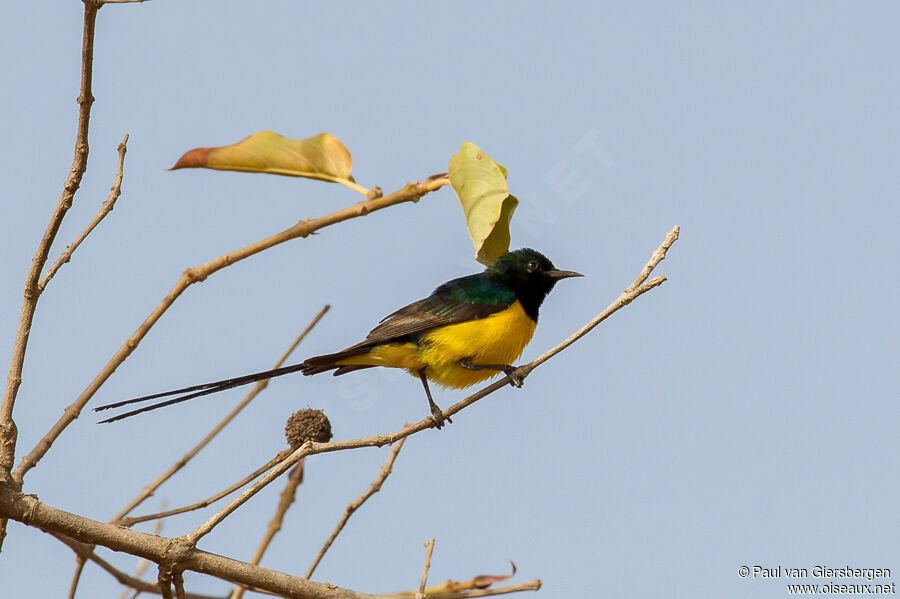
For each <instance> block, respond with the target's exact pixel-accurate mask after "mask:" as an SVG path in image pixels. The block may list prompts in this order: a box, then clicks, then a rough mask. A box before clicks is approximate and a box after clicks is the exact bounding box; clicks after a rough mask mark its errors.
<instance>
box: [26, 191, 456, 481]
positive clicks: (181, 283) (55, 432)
mask: <svg viewBox="0 0 900 599" xmlns="http://www.w3.org/2000/svg"><path fill="white" fill-rule="evenodd" d="M449 182H450V180H449V179H448V178H447V177H446V176H442V177H430V178H428V179H426V180H425V181H421V182H419V183H407V184H406V186H405V187H403V189H400V190H398V191H395V192H394V193H391V194H388V195H386V196H384V197H380V198H373V199H369V200H364V201H362V202H358V203H356V204H353V205H352V206H348V207H347V208H344V209H343V210H338V211H337V212H333V213H332V214H329V215H327V216H323V217H320V218H315V219H312V220H303V221H300V222H298V223H297V224H296V225H294V226H293V227H290V228H289V229H285V230H284V231H282V232H280V233H277V234H275V235H272V236H271V237H267V238H266V239H263V240H262V241H258V242H256V243H254V244H252V245H248V246H247V247H245V248H242V249H240V250H237V251H235V252H231V253H228V254H224V255H222V256H219V257H218V258H215V259H214V260H211V261H209V262H207V263H205V264H202V265H200V266H197V267H194V268H188V269H187V270H185V271H184V273H183V274H182V275H181V278H180V279H179V280H178V282H177V283H176V284H175V286H174V287H173V288H172V290H171V291H169V293H168V294H167V295H166V297H165V298H164V299H163V300H162V302H160V304H159V305H158V306H156V308H154V309H153V311H152V312H151V313H150V315H149V316H148V317H147V318H146V320H144V322H143V323H141V325H140V326H139V327H138V328H137V330H136V331H135V332H134V334H132V335H131V337H129V338H128V339H127V340H126V341H125V343H124V344H122V346H121V347H120V348H119V349H118V351H116V353H115V354H114V355H113V357H112V358H111V359H110V360H109V362H107V364H106V366H104V367H103V369H102V370H101V371H100V372H99V373H98V374H97V376H96V377H95V378H94V380H93V381H91V383H90V384H89V385H88V387H87V388H86V389H85V390H84V391H83V392H82V393H81V395H79V396H78V398H77V399H76V400H75V401H74V402H73V403H72V404H71V405H70V406H69V407H67V408H66V409H65V411H64V412H63V415H62V417H61V418H60V419H59V420H58V421H57V422H56V424H54V425H53V427H52V428H51V429H50V430H49V431H48V432H47V434H46V435H44V437H43V438H41V440H40V441H38V443H37V445H35V447H34V448H33V449H32V450H31V451H30V452H29V453H28V454H27V455H26V456H25V457H24V458H22V460H21V461H20V462H19V465H18V466H16V469H15V471H14V472H13V479H14V480H15V481H17V482H18V483H20V484H21V482H22V479H23V478H24V476H25V474H26V473H27V472H28V471H29V470H31V469H32V468H34V467H35V466H36V465H37V464H38V462H39V461H40V460H41V458H43V457H44V455H46V453H47V451H49V449H50V447H51V446H52V445H53V442H54V441H55V440H56V439H57V438H58V437H59V436H60V435H61V434H62V432H63V431H64V430H65V429H66V428H67V427H68V426H69V424H71V423H72V422H73V421H74V420H75V419H76V418H78V415H79V414H81V410H82V409H83V408H84V406H85V405H86V404H87V402H88V401H89V400H90V399H91V397H93V396H94V393H96V392H97V390H98V389H99V388H100V387H101V385H103V383H105V382H106V380H107V379H108V378H109V377H110V376H112V373H113V372H115V370H116V368H118V367H119V365H120V364H121V363H122V362H123V361H124V360H125V359H126V358H127V357H128V356H130V355H131V352H133V351H134V350H135V348H137V346H138V345H139V344H140V342H141V340H142V339H143V338H144V336H145V335H146V334H147V332H148V331H149V330H150V329H151V328H152V327H153V325H154V324H156V322H157V321H158V320H159V318H160V317H161V316H162V315H163V314H164V313H165V312H166V311H167V310H168V309H169V307H170V306H171V305H172V304H173V303H175V300H177V299H178V297H179V296H180V295H181V294H182V293H183V292H184V290H185V289H187V288H188V287H190V286H191V285H193V284H194V283H198V282H200V281H203V280H205V279H206V278H207V277H209V276H210V275H212V274H213V273H215V272H217V271H219V270H221V269H223V268H225V267H227V266H230V265H231V264H234V263H235V262H239V261H241V260H244V259H245V258H249V257H250V256H253V255H255V254H258V253H259V252H262V251H264V250H267V249H269V248H271V247H274V246H276V245H279V244H281V243H284V242H286V241H290V240H292V239H297V238H298V237H303V238H305V237H308V236H309V235H312V234H313V233H314V232H316V231H318V230H319V229H322V228H324V227H328V226H329V225H334V224H337V223H340V222H343V221H345V220H349V219H351V218H356V217H360V216H365V215H366V214H369V213H371V212H375V211H377V210H382V209H384V208H388V207H389V206H394V205H396V204H401V203H403V202H418V201H419V199H420V198H421V197H422V196H424V195H426V194H428V193H430V192H432V191H435V190H437V189H440V188H441V187H443V186H444V185H447V184H449ZM29 322H30V321H29Z"/></svg>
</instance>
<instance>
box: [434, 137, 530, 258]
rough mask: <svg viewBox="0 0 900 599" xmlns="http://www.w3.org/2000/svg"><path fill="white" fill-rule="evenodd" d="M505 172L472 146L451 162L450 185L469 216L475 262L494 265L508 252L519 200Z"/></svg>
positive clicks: (462, 149) (467, 218) (465, 213)
mask: <svg viewBox="0 0 900 599" xmlns="http://www.w3.org/2000/svg"><path fill="white" fill-rule="evenodd" d="M506 174H507V173H506V169H505V168H504V167H503V165H502V164H499V163H498V162H495V161H494V160H493V159H492V158H491V157H490V156H488V155H487V154H485V153H484V152H482V151H481V149H479V148H478V146H476V145H475V144H473V143H469V142H463V144H462V148H461V149H460V151H459V152H457V153H456V154H454V156H453V157H452V158H451V159H450V184H451V185H452V186H453V189H454V190H455V191H456V196H457V197H458V198H459V203H460V204H461V205H462V209H463V214H464V215H465V217H466V226H467V227H468V229H469V237H471V238H472V245H474V246H475V259H476V260H478V261H479V262H481V263H482V264H491V263H492V262H493V261H494V260H496V259H497V258H498V257H499V256H501V255H503V254H505V253H506V252H507V251H508V250H509V221H510V219H512V215H513V212H515V210H516V206H518V205H519V200H518V199H517V198H516V197H515V196H512V195H510V193H509V187H508V186H507V185H506Z"/></svg>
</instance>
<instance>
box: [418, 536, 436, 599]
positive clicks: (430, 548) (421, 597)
mask: <svg viewBox="0 0 900 599" xmlns="http://www.w3.org/2000/svg"><path fill="white" fill-rule="evenodd" d="M425 548H426V552H425V567H424V568H423V569H422V582H420V583H419V592H418V593H416V599H425V583H426V582H428V571H429V570H431V554H432V553H433V552H434V539H431V540H430V541H425Z"/></svg>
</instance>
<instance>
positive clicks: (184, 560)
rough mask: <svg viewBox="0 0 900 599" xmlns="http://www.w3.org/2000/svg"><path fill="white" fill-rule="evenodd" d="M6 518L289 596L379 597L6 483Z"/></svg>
mask: <svg viewBox="0 0 900 599" xmlns="http://www.w3.org/2000/svg"><path fill="white" fill-rule="evenodd" d="M0 517H4V518H12V519H14V520H16V521H18V522H22V523H24V524H27V525H29V526H36V527H38V528H40V529H41V530H44V531H47V532H50V533H58V534H61V535H65V536H67V537H70V538H72V539H76V540H78V541H81V542H82V543H91V544H95V545H103V546H104V547H108V548H110V549H112V550H114V551H123V552H126V553H130V554H131V555H136V556H138V557H145V558H147V559H149V560H151V561H153V562H155V563H160V562H168V563H172V562H176V563H177V564H178V569H179V570H190V571H192V572H199V573H201V574H208V575H211V576H215V577H217V578H221V579H223V580H227V581H229V582H231V583H234V584H241V585H246V586H248V587H254V588H258V589H261V590H263V591H267V592H270V593H274V594H276V595H280V596H284V597H291V598H296V599H375V598H376V597H378V596H377V595H369V594H366V593H358V592H356V591H351V590H348V589H342V588H340V587H337V586H335V585H330V584H323V583H318V582H313V581H311V580H306V579H303V578H300V577H296V576H289V575H287V574H284V573H282V572H276V571H275V570H270V569H268V568H262V567H260V566H254V565H251V564H246V563H244V562H240V561H237V560H233V559H229V558H227V557H224V556H221V555H216V554H214V553H207V552H205V551H200V550H198V549H195V548H192V547H191V546H190V545H188V543H186V542H185V541H184V539H183V538H178V539H167V538H165V537H158V536H156V535H151V534H147V533H142V532H138V531H136V530H131V529H127V528H122V527H121V526H116V525H114V524H108V523H105V522H99V521H97V520H91V519H89V518H84V517H82V516H78V515H76V514H72V513H70V512H66V511H63V510H60V509H57V508H54V507H52V506H49V505H47V504H45V503H43V502H41V501H40V500H38V499H37V498H36V497H35V496H34V495H26V494H24V493H21V492H18V491H15V490H13V489H11V488H9V487H8V486H4V485H0Z"/></svg>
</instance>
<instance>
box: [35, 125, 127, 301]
mask: <svg viewBox="0 0 900 599" xmlns="http://www.w3.org/2000/svg"><path fill="white" fill-rule="evenodd" d="M117 150H118V152H119V166H118V167H117V169H116V178H115V181H113V184H112V187H110V188H109V196H108V197H107V198H106V201H105V202H103V204H102V205H101V206H100V211H99V212H98V213H97V215H96V216H94V220H92V221H91V222H90V223H88V226H87V227H85V229H84V231H82V232H81V234H80V235H79V236H78V237H76V238H75V241H73V242H72V243H71V244H70V245H69V246H68V247H67V248H66V249H65V251H64V252H63V253H62V254H61V255H60V256H59V258H57V259H56V262H54V263H53V264H52V265H51V266H50V268H48V269H47V272H45V273H44V276H43V277H41V280H40V282H39V283H38V291H40V292H43V291H44V288H45V287H47V283H49V282H50V279H52V278H53V275H55V274H56V271H58V270H59V269H60V268H62V265H63V264H65V263H66V262H68V261H69V260H71V259H72V254H74V253H75V250H77V249H78V246H79V245H81V242H82V241H84V240H85V239H87V236H88V235H90V234H91V231H93V230H94V229H95V228H96V227H97V225H99V224H100V221H102V220H103V219H104V218H106V215H107V214H109V213H110V212H112V209H113V208H115V206H116V200H118V199H119V196H120V195H121V194H122V177H123V176H124V169H125V152H127V151H128V134H127V133H126V134H125V137H124V139H122V143H120V144H119V147H118V148H117Z"/></svg>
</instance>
